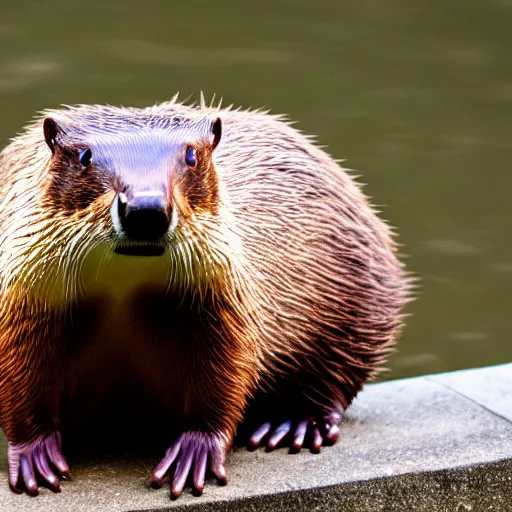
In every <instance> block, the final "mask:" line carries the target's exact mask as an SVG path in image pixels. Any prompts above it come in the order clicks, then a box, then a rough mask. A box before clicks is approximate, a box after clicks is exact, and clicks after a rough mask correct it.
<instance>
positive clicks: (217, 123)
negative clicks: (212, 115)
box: [210, 117, 222, 149]
mask: <svg viewBox="0 0 512 512" xmlns="http://www.w3.org/2000/svg"><path fill="white" fill-rule="evenodd" d="M210 129H211V135H210V141H211V145H212V149H215V148H216V147H217V146H218V145H219V142H220V138H221V137H222V121H221V120H220V117H217V119H215V120H214V121H213V122H212V124H211V128H210Z"/></svg>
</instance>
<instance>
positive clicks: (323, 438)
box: [248, 410, 342, 453]
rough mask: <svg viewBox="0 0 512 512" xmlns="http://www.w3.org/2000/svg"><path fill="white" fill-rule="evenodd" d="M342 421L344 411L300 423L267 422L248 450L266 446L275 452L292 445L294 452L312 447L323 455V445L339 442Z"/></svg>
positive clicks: (287, 421)
mask: <svg viewBox="0 0 512 512" xmlns="http://www.w3.org/2000/svg"><path fill="white" fill-rule="evenodd" d="M341 419H342V414H341V412H339V411H337V410H336V411H331V412H330V413H329V414H326V415H325V416H320V417H313V416H311V417H306V418H301V419H299V420H296V421H292V420H286V421H282V422H277V423H273V422H270V421H267V422H265V423H263V424H262V425H261V426H260V427H259V428H257V429H256V430H255V431H254V433H253V434H252V436H251V437H250V439H249V443H248V448H249V449H250V450H255V449H256V448H258V447H260V446H265V447H266V449H267V451H272V450H274V449H275V448H277V447H278V446H289V447H290V453H298V452H300V451H301V450H302V448H303V447H305V446H309V447H310V450H311V451H312V452H313V453H319V452H320V450H321V448H322V446H330V445H333V444H334V443H335V442H336V441H337V440H338V437H339V433H340V423H341Z"/></svg>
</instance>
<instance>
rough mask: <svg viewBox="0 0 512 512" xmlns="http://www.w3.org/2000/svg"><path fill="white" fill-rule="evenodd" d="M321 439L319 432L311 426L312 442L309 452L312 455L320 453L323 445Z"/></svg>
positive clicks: (315, 427)
mask: <svg viewBox="0 0 512 512" xmlns="http://www.w3.org/2000/svg"><path fill="white" fill-rule="evenodd" d="M323 440H324V439H323V437H322V434H320V430H319V429H318V427H317V426H316V424H314V426H313V440H312V441H311V451H312V452H313V453H320V450H321V449H322V443H323Z"/></svg>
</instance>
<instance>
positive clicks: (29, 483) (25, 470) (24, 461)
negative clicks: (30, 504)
mask: <svg viewBox="0 0 512 512" xmlns="http://www.w3.org/2000/svg"><path fill="white" fill-rule="evenodd" d="M20 468H21V476H22V478H23V481H24V482H25V489H26V490H27V493H28V494H30V495H31V496H37V495H38V494H39V489H38V487H37V482H36V477H35V475H34V466H33V465H32V460H31V459H30V458H28V457H27V456H26V455H22V456H21V464H20Z"/></svg>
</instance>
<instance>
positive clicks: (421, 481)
mask: <svg viewBox="0 0 512 512" xmlns="http://www.w3.org/2000/svg"><path fill="white" fill-rule="evenodd" d="M489 491H491V492H489ZM255 510H261V511H282V512H292V511H297V510H337V511H343V512H364V511H375V510H385V511H396V512H400V511H413V510H414V511H429V512H430V511H444V510H446V511H448V510H450V511H455V512H465V511H471V512H479V511H482V512H483V511H485V512H487V511H495V512H501V511H503V512H506V511H509V512H510V511H512V459H503V460H499V461H495V462H490V463H485V464H473V465H468V466H460V467H455V468H446V469H442V470H437V471H420V472H412V473H405V474H402V475H396V476H390V477H378V478H374V479H370V480H359V481H354V482H349V483H345V484H339V485H330V486H325V487H313V488H309V489H298V490H291V491H285V492H280V493H275V494H268V495H261V496H251V497H248V498H236V499H232V500H223V501H216V502H208V503H197V504H190V503H187V504H186V505H182V506H180V505H178V506H172V507H166V506H164V507H158V508H150V509H145V510H144V512H171V511H172V512H185V511H191V512H231V511H237V512H253V511H255ZM130 512H142V511H141V510H140V509H138V510H132V511H130Z"/></svg>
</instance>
